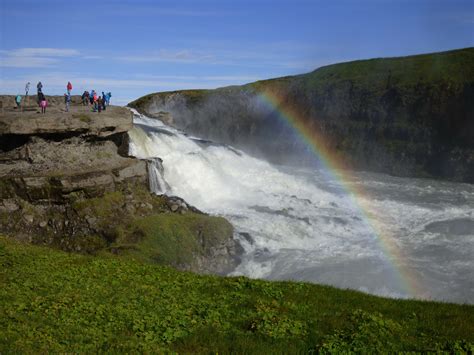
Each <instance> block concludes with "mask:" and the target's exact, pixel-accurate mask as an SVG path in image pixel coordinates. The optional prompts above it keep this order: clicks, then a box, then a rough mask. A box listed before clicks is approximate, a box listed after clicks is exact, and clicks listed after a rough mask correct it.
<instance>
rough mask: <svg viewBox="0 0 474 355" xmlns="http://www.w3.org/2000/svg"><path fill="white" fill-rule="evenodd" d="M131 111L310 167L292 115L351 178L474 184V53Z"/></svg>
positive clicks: (184, 96) (203, 94) (386, 62)
mask: <svg viewBox="0 0 474 355" xmlns="http://www.w3.org/2000/svg"><path fill="white" fill-rule="evenodd" d="M268 97H270V98H272V100H273V102H274V103H276V106H272V105H269V104H268V100H266V99H265V98H268ZM129 106H131V107H134V108H136V109H138V110H139V111H141V112H143V113H145V114H147V115H149V116H152V117H160V118H163V119H164V120H165V121H167V122H169V123H170V124H172V125H174V126H176V127H178V128H181V129H184V130H185V131H186V132H188V133H191V134H195V135H199V136H201V137H203V138H207V139H212V140H215V141H218V142H222V143H228V144H232V145H234V146H237V147H239V148H242V149H244V150H246V151H248V152H250V153H253V154H255V155H259V156H263V157H265V158H267V159H269V160H270V161H272V162H276V163H285V164H310V163H312V162H313V160H314V156H313V155H312V153H311V152H310V151H309V150H308V147H307V146H305V145H304V143H303V142H302V140H301V139H300V138H299V137H298V135H297V134H296V133H295V130H294V129H293V128H291V127H290V125H289V124H288V123H287V122H285V120H284V119H282V118H281V116H280V115H279V114H278V111H284V112H290V113H292V114H293V115H294V116H297V117H298V120H299V121H300V123H302V125H303V126H305V127H306V128H307V129H309V130H311V131H314V132H315V133H316V136H322V137H324V144H325V147H324V149H327V150H329V151H330V152H331V154H333V155H334V156H337V157H339V159H340V160H341V161H343V162H344V165H345V166H346V167H348V168H354V169H361V170H369V171H379V172H385V173H389V174H393V175H400V176H417V177H437V178H445V179H450V180H456V181H465V182H470V183H474V48H465V49H459V50H453V51H448V52H441V53H432V54H423V55H416V56H409V57H399V58H380V59H370V60H359V61H354V62H348V63H341V64H335V65H329V66H326V67H322V68H319V69H317V70H315V71H313V72H311V73H308V74H303V75H297V76H288V77H282V78H276V79H270V80H262V81H257V82H254V83H250V84H247V85H243V86H232V87H225V88H219V89H216V90H183V91H173V92H162V93H154V94H150V95H147V96H144V97H141V98H139V99H137V100H135V101H133V102H131V103H130V104H129Z"/></svg>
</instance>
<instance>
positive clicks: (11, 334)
mask: <svg viewBox="0 0 474 355" xmlns="http://www.w3.org/2000/svg"><path fill="white" fill-rule="evenodd" d="M0 265H1V268H0V286H1V287H0V352H1V353H16V352H26V353H32V352H34V353H41V352H145V353H151V352H165V351H177V352H185V353H186V352H202V353H208V352H223V353H230V352H239V353H275V352H278V353H296V352H314V351H320V352H322V353H340V352H344V351H345V352H347V351H359V352H381V351H383V352H394V351H441V350H444V351H448V352H456V351H458V352H468V351H471V352H472V351H473V350H474V344H473V342H474V307H473V306H467V305H453V304H444V303H434V302H420V301H401V300H393V299H384V298H379V297H374V296H369V295H366V294H363V293H359V292H354V291H345V290H339V289H335V288H332V287H327V286H319V285H311V284H306V283H292V282H268V281H261V280H250V279H247V278H244V277H234V278H220V277H213V276H199V275H195V274H192V273H187V272H179V271H176V270H174V269H171V268H168V267H163V266H157V265H151V264H144V263H139V262H135V261H132V260H128V259H123V258H119V257H112V256H107V257H106V256H102V257H92V256H83V255H77V254H67V253H64V252H60V251H55V250H52V249H48V248H42V247H35V246H30V245H24V244H20V243H17V242H14V241H11V240H9V239H7V238H3V237H0Z"/></svg>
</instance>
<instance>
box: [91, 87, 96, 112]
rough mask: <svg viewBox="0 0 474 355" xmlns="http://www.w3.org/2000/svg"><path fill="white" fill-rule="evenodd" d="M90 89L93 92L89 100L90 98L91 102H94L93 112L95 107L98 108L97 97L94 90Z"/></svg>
mask: <svg viewBox="0 0 474 355" xmlns="http://www.w3.org/2000/svg"><path fill="white" fill-rule="evenodd" d="M92 91H93V92H94V94H93V95H92V99H91V100H92V103H93V104H94V108H93V109H92V111H93V112H96V111H97V109H98V106H97V99H98V97H97V93H96V92H95V91H94V90H92Z"/></svg>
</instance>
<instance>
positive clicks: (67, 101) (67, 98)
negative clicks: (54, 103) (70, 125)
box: [64, 91, 71, 112]
mask: <svg viewBox="0 0 474 355" xmlns="http://www.w3.org/2000/svg"><path fill="white" fill-rule="evenodd" d="M64 103H65V104H66V112H69V106H70V105H71V93H70V92H69V91H68V93H67V94H64Z"/></svg>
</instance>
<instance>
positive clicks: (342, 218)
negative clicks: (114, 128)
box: [130, 112, 474, 303]
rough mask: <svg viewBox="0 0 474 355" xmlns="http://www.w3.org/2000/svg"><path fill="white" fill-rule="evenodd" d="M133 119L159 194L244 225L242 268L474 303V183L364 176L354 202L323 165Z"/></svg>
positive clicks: (355, 179) (357, 178) (140, 152)
mask: <svg viewBox="0 0 474 355" xmlns="http://www.w3.org/2000/svg"><path fill="white" fill-rule="evenodd" d="M134 122H135V128H134V129H133V130H132V131H130V137H131V144H130V154H131V155H134V156H136V157H138V158H146V159H150V158H160V159H162V166H163V168H164V169H162V168H161V167H160V164H159V163H158V160H155V164H154V165H153V168H152V169H151V172H150V178H151V184H150V185H151V188H152V189H153V190H154V192H155V193H166V194H169V195H176V196H179V197H182V198H184V199H185V200H186V201H187V202H188V203H190V204H192V205H194V206H196V207H197V208H199V209H201V210H204V211H206V212H208V213H211V214H215V215H221V216H224V217H226V218H227V219H228V220H229V221H230V222H231V223H232V224H233V225H234V227H235V230H236V233H235V238H238V240H239V241H240V243H241V245H242V246H243V248H244V250H245V253H244V255H243V256H242V263H241V264H240V266H239V267H238V268H237V269H236V270H235V271H234V272H233V274H234V275H246V276H249V277H257V278H265V279H278V280H305V281H310V282H315V283H325V284H330V285H334V286H338V287H342V288H353V289H357V290H361V291H365V292H369V293H373V294H378V295H383V296H389V297H418V298H425V299H435V300H442V301H451V302H459V303H474V186H472V185H469V184H458V183H450V182H442V181H433V180H423V179H410V178H395V177H390V176H387V175H383V174H373V173H354V174H352V176H351V178H350V180H351V181H350V183H351V184H352V185H353V186H357V187H358V190H361V189H362V190H364V191H365V192H366V193H364V194H363V196H357V203H355V202H354V198H353V197H351V196H350V194H348V192H347V191H346V190H345V189H344V188H342V186H341V184H340V182H339V180H338V179H336V178H334V177H332V176H331V175H328V174H327V173H326V172H324V171H318V170H314V169H304V168H294V167H276V166H273V165H271V164H269V163H267V162H265V161H262V160H259V159H256V158H253V157H251V156H249V155H247V154H245V153H243V152H242V151H239V150H236V149H233V148H232V147H229V146H224V145H217V144H213V143H212V142H209V141H204V140H200V139H198V138H195V137H190V136H187V135H186V134H184V133H183V132H180V131H178V130H176V129H174V128H171V127H168V126H166V125H164V124H163V123H162V122H160V121H158V120H155V119H150V118H147V117H144V116H141V115H139V114H137V113H136V112H135V118H134ZM358 204H360V205H362V206H364V209H365V212H364V213H363V211H362V210H361V208H360V207H358ZM366 214H369V215H370V219H371V221H369V220H368V219H367V217H366ZM372 225H375V226H376V227H377V228H376V229H375V231H376V232H374V229H373V228H372ZM381 235H382V236H383V238H382V240H381V239H380V236H381ZM387 242H389V243H390V244H392V245H394V246H395V250H397V251H398V252H397V253H392V255H390V252H389V251H387V250H386V249H384V248H383V246H384V245H386V244H387ZM392 251H393V248H392ZM395 264H396V266H395ZM400 270H403V272H402V273H400ZM408 281H410V282H411V283H412V285H411V288H407V286H406V285H407V284H408V283H409V282H408Z"/></svg>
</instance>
